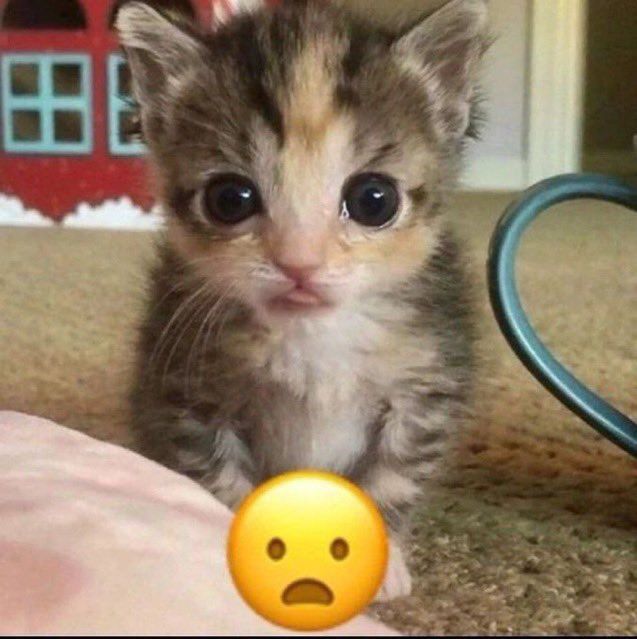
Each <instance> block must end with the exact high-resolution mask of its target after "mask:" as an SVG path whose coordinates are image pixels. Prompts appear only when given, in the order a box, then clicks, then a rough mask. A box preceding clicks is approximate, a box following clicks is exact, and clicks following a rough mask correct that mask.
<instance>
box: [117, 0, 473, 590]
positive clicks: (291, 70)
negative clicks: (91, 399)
mask: <svg viewBox="0 0 637 639" xmlns="http://www.w3.org/2000/svg"><path fill="white" fill-rule="evenodd" d="M117 26H118V30H119V33H120V36H121V40H122V43H123V45H124V48H125V50H126V52H127V56H128V60H129V63H130V66H131V69H132V75H133V87H134V94H135V97H136V100H137V101H138V103H139V105H140V108H141V121H142V125H143V131H144V135H145V139H146V142H147V145H148V148H149V151H150V159H151V163H152V166H153V168H154V171H155V176H156V182H157V194H158V198H159V200H160V202H161V204H162V205H163V209H164V211H165V215H166V220H167V224H166V231H165V234H164V236H163V237H162V239H161V243H160V248H159V260H158V265H157V266H156V268H155V270H154V272H153V274H152V280H151V281H152V286H151V291H150V301H149V305H148V310H147V313H146V318H145V321H144V323H143V326H142V328H141V335H140V341H139V358H138V361H139V366H138V374H137V380H136V386H135V389H134V391H133V394H132V405H133V413H134V422H135V424H134V426H135V430H136V433H137V435H138V439H139V444H140V448H141V450H142V451H143V452H144V453H145V454H146V455H148V456H149V457H152V458H154V459H156V460H158V461H159V462H161V463H163V464H165V465H167V466H169V467H171V468H174V469H176V470H177V471H179V472H181V473H185V474H186V475H189V476H191V477H193V478H194V479H196V480H197V481H199V482H200V483H201V484H202V485H203V486H205V487H206V488H207V489H209V490H210V491H211V492H212V493H213V494H214V495H215V496H216V497H217V498H219V499H220V500H221V501H223V502H224V503H226V504H227V505H228V506H230V507H231V508H233V507H235V506H237V505H238V504H239V502H241V500H242V499H243V498H244V497H245V496H246V495H247V494H248V493H249V492H250V491H251V490H252V489H253V488H254V487H255V486H256V485H257V484H259V483H260V482H262V481H264V480H265V479H267V478H269V477H271V476H273V475H276V474H278V473H282V472H285V471H288V470H292V469H298V468H321V469H327V470H330V471H333V472H335V473H339V474H341V475H344V476H346V477H349V478H351V479H352V480H353V481H355V482H357V483H358V484H359V485H360V486H362V487H363V488H364V489H365V490H366V491H368V493H370V494H371V495H372V497H373V498H374V499H375V500H376V502H377V504H378V506H379V507H380V509H381V510H382V512H383V514H384V516H385V519H386V522H387V525H388V528H389V529H390V531H391V535H392V539H393V542H392V546H391V559H390V567H389V569H388V574H387V578H386V582H385V586H384V588H383V590H382V593H381V598H385V599H387V598H391V597H393V596H397V595H402V594H407V593H408V592H409V591H410V578H409V573H408V572H407V569H406V567H405V564H404V561H403V558H402V554H401V551H400V538H401V535H402V533H403V531H404V528H405V522H406V521H407V515H408V513H409V512H410V510H411V509H412V508H413V505H414V503H415V502H416V500H417V499H418V498H419V497H420V496H421V494H422V491H423V487H422V480H423V479H424V478H426V477H428V476H429V475H430V474H431V473H432V471H433V470H434V469H435V468H436V464H437V462H439V460H440V458H441V456H442V455H443V452H444V450H445V448H446V446H447V444H448V443H449V442H450V441H451V440H453V438H454V436H455V433H456V431H457V427H458V425H459V424H460V423H461V421H462V419H463V417H464V416H465V414H466V410H465V409H466V407H467V401H468V397H469V392H470V384H471V350H472V349H471V333H472V331H471V321H470V320H471V311H470V305H469V297H468V290H467V289H468V286H467V283H466V278H465V275H464V270H463V260H462V258H461V254H460V251H459V250H458V248H457V245H456V243H455V241H454V239H453V237H452V236H451V234H450V233H449V231H448V230H447V228H446V224H445V221H444V218H443V216H442V215H441V209H442V207H443V205H444V202H445V197H446V195H447V193H448V191H449V190H450V188H451V187H452V186H453V184H454V181H455V180H456V178H457V175H458V173H459V170H460V164H461V162H460V159H461V152H462V148H463V144H464V140H465V139H466V137H467V135H468V134H469V133H470V130H471V120H472V118H471V115H472V113H473V106H474V103H475V93H476V91H475V86H474V84H475V75H476V67H477V65H478V62H479V59H480V57H481V55H482V53H483V51H484V49H485V46H486V45H485V43H486V35H485V32H486V9H485V6H484V3H483V0H453V1H452V2H450V3H448V4H447V5H446V6H445V7H444V8H443V9H441V10H439V11H437V12H436V13H435V14H434V15H432V16H430V17H428V18H426V19H424V20H423V21H421V22H420V23H419V24H417V25H415V26H413V27H412V28H410V29H409V30H407V31H406V32H405V33H403V34H400V35H392V34H390V33H386V32H383V31H382V30H380V29H379V28H377V27H372V26H371V25H367V24H365V23H364V22H362V21H360V20H358V19H355V18H354V17H353V16H351V15H350V14H349V13H347V12H346V11H344V10H343V9H340V8H337V7H335V6H332V5H330V4H329V3H326V2H322V1H320V0H314V1H311V0H307V1H297V2H294V1H292V0H288V1H287V2H286V1H284V2H282V3H281V4H280V5H279V6H277V7H276V8H264V9H261V10H259V11H256V12H250V13H249V14H245V15H242V16H238V17H236V18H234V19H232V20H230V21H229V22H227V23H226V24H224V25H223V26H221V27H219V28H218V30H216V31H215V32H209V33H206V32H202V31H200V30H199V29H198V28H197V27H195V26H193V25H191V24H188V23H185V22H183V21H182V19H180V18H169V17H167V16H164V15H162V14H160V13H158V12H157V11H155V10H153V9H152V8H149V7H148V6H146V5H143V4H139V3H133V4H129V5H126V6H125V7H124V8H123V9H122V10H121V11H120V13H119V17H118V20H117Z"/></svg>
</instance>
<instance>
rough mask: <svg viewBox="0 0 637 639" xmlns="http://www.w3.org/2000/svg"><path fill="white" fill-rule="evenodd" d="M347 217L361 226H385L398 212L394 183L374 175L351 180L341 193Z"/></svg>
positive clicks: (365, 174) (398, 201)
mask: <svg viewBox="0 0 637 639" xmlns="http://www.w3.org/2000/svg"><path fill="white" fill-rule="evenodd" d="M343 204H344V206H345V210H346V212H347V215H348V216H349V217H350V218H352V220H354V221H356V222H358V223H359V224H362V225H363V226H376V227H381V226H385V225H386V224H388V223H389V222H391V220H393V219H394V217H395V216H396V213H397V212H398V205H399V204H400V196H399V195H398V189H397V188H396V185H395V184H394V182H393V181H392V180H391V179H390V178H388V177H386V176H384V175H378V174H375V173H364V174H362V175H357V176H356V177H354V178H352V179H351V180H350V181H349V182H348V183H347V184H346V185H345V189H344V191H343Z"/></svg>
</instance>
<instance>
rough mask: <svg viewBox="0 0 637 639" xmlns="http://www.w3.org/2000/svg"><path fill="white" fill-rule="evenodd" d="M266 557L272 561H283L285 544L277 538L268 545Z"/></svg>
mask: <svg viewBox="0 0 637 639" xmlns="http://www.w3.org/2000/svg"><path fill="white" fill-rule="evenodd" d="M268 555H270V558H271V559H274V561H279V560H281V559H283V556H284V555H285V544H284V543H283V541H282V540H281V539H279V538H278V537H277V538H275V539H273V540H272V541H271V542H270V543H269V544H268Z"/></svg>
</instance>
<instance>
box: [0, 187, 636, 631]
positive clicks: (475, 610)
mask: <svg viewBox="0 0 637 639" xmlns="http://www.w3.org/2000/svg"><path fill="white" fill-rule="evenodd" d="M509 199H510V198H509V197H507V196H504V195H491V194H485V195H461V196H458V197H457V198H456V201H455V202H454V206H453V211H452V218H453V222H454V224H455V226H456V227H457V229H458V232H459V233H460V234H461V235H462V236H463V237H464V238H465V239H466V242H467V244H468V246H469V249H470V251H471V253H472V255H473V260H474V265H475V273H476V281H477V286H478V287H479V291H480V293H479V294H480V328H481V355H482V357H481V360H482V361H481V380H480V387H479V393H478V404H477V407H476V419H475V420H474V422H473V423H472V424H471V425H470V426H469V428H468V429H467V430H466V432H465V434H464V437H463V438H462V440H461V441H460V442H459V446H458V454H457V455H456V456H455V458H454V459H453V460H450V461H449V464H448V467H447V468H446V470H445V472H444V473H443V476H442V477H441V478H440V479H439V480H436V481H435V482H431V483H430V485H428V486H426V490H427V492H428V494H429V500H428V501H427V505H426V506H425V507H424V508H423V509H422V510H421V511H420V512H419V513H418V514H417V516H416V518H415V520H414V526H413V543H412V554H411V564H412V569H413V572H414V574H415V576H416V578H415V589H414V593H413V595H412V596H411V597H408V598H405V599H403V600H399V601H395V602H393V603H392V604H390V605H386V606H383V607H379V608H376V609H374V611H373V614H375V615H377V616H378V617H379V618H381V619H382V620H383V621H385V622H387V623H389V624H391V625H393V626H395V627H396V628H398V629H399V630H401V631H403V632H406V633H414V634H417V633H435V634H471V633H480V634H522V633H525V634H545V633H560V634H573V635H578V634H580V635H581V634H625V635H630V634H635V633H637V462H636V461H635V460H633V459H631V458H630V457H629V456H628V455H626V454H625V453H623V452H622V451H621V450H619V449H617V448H615V447H614V446H612V445H611V444H609V443H608V442H606V441H605V440H602V439H601V438H600V437H599V436H598V435H597V434H596V433H595V432H594V431H593V430H592V429H590V428H589V427H588V426H586V425H585V424H583V423H582V422H580V421H579V420H578V419H577V418H576V417H574V416H573V415H571V414H570V413H569V412H568V411H567V410H566V409H564V408H563V407H562V406H561V405H560V404H559V403H558V402H557V401H556V400H554V399H553V398H552V397H551V396H550V395H548V394H547V393H546V392H545V391H544V390H543V389H542V388H541V387H540V386H539V384H537V383H536V382H535V381H534V380H533V379H532V378H531V377H530V376H529V374H528V373H527V372H526V370H525V369H524V368H523V366H522V365H521V364H520V363H519V362H518V361H517V360H516V359H515V357H514V356H513V355H512V354H511V352H510V351H509V349H508V347H507V345H506V343H505V342H504V339H503V338H502V337H501V335H500V334H499V332H498V329H497V326H496V324H495V321H494V320H493V318H492V316H491V312H490V310H489V305H488V299H487V295H486V288H485V284H484V273H483V271H484V263H485V259H486V252H487V246H488V240H489V236H490V233H491V231H492V229H493V227H494V225H495V222H496V220H497V218H498V216H499V214H500V213H501V211H502V210H503V208H504V206H505V205H506V203H507V202H508V200H509ZM152 246H153V242H152V237H151V236H150V235H149V234H145V233H127V232H107V231H82V230H70V229H64V228H53V229H46V228H44V229H35V228H32V229H17V228H16V229H9V228H0V408H2V409H12V410H18V411H23V412H26V413H31V414H36V415H41V416H45V417H48V418H51V419H54V420H57V421H58V422H60V423H63V424H66V425H68V426H71V427H75V428H78V429H81V430H83V431H85V432H87V433H88V434H90V435H93V436H95V437H97V438H99V439H104V440H108V441H111V442H116V443H120V444H123V445H127V444H129V443H130V439H129V433H128V430H127V426H126V424H127V421H128V417H127V407H126V402H125V393H126V388H127V385H128V379H129V368H130V362H131V359H132V340H133V327H134V325H135V322H136V319H137V317H138V316H139V313H140V310H141V298H142V291H143V285H144V272H145V268H146V266H147V264H148V263H149V261H150V259H151V256H152ZM635 246H637V224H636V223H635V219H634V216H632V215H631V214H630V213H627V212H623V211H621V210H619V209H616V208H615V207H612V206H610V205H602V204H594V203H584V204H582V203H578V204H568V205H561V206H560V207H558V209H556V210H555V211H554V212H553V213H551V214H549V215H547V216H545V218H544V219H541V220H539V221H538V222H537V223H536V225H535V226H534V227H533V228H532V229H531V231H530V233H529V234H528V237H527V238H526V239H525V241H524V245H523V248H522V252H521V256H520V264H519V268H518V271H519V278H520V289H521V293H522V296H523V298H524V301H525V305H526V306H527V308H528V309H529V310H530V313H531V315H532V318H533V323H534V325H535V326H536V328H537V330H538V332H539V333H540V334H541V336H542V337H543V339H544V340H545V341H546V343H547V344H548V345H549V346H550V347H551V348H552V349H554V352H555V353H556V354H557V355H558V356H559V357H560V358H561V359H562V361H563V362H564V363H565V364H566V365H567V366H568V367H569V368H570V369H571V370H572V371H574V372H575V373H576V374H578V375H579V376H580V377H581V378H582V380H583V381H585V382H586V383H588V384H589V385H590V386H591V387H592V388H594V389H595V390H597V391H598V392H600V393H601V394H602V395H604V396H605V397H606V398H607V399H609V400H610V401H612V402H613V403H614V404H615V405H616V406H617V407H618V408H620V409H621V410H623V411H624V412H626V413H627V414H628V415H631V416H632V417H633V418H637V395H636V394H635V392H634V389H635V381H636V380H637V323H636V322H635V317H636V311H637V253H636V252H635V250H634V247H635Z"/></svg>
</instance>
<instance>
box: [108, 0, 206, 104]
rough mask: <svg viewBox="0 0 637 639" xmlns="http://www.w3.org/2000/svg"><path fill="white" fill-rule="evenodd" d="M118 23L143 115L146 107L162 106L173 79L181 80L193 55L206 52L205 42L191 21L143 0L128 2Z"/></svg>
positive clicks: (120, 12) (121, 12)
mask: <svg viewBox="0 0 637 639" xmlns="http://www.w3.org/2000/svg"><path fill="white" fill-rule="evenodd" d="M115 26H116V29H117V31H118V33H119V38H120V41H121V43H122V46H123V47H124V49H125V50H126V54H127V58H128V62H129V64H130V68H131V73H132V76H133V92H134V94H135V98H136V99H137V101H138V102H139V104H140V105H141V107H142V115H143V112H144V109H148V108H150V107H153V106H154V107H158V106H161V101H162V98H163V97H164V96H165V95H166V92H167V89H168V88H169V86H168V85H169V84H170V82H171V81H175V80H178V79H179V77H180V75H181V74H182V73H183V71H184V70H185V69H187V68H189V67H190V66H191V64H192V61H193V59H197V58H198V57H200V56H201V55H202V45H201V43H200V41H199V40H198V38H197V37H196V36H195V34H194V30H193V28H192V27H191V25H189V24H186V23H185V22H182V21H181V19H180V18H178V17H172V18H168V17H167V16H165V15H163V14H161V13H159V12H158V11H156V10H155V9H153V8H151V7H149V6H148V5H146V4H143V3H141V2H131V3H127V4H125V5H124V6H123V7H122V8H121V9H120V10H119V11H118V13H117V19H116V22H115Z"/></svg>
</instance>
